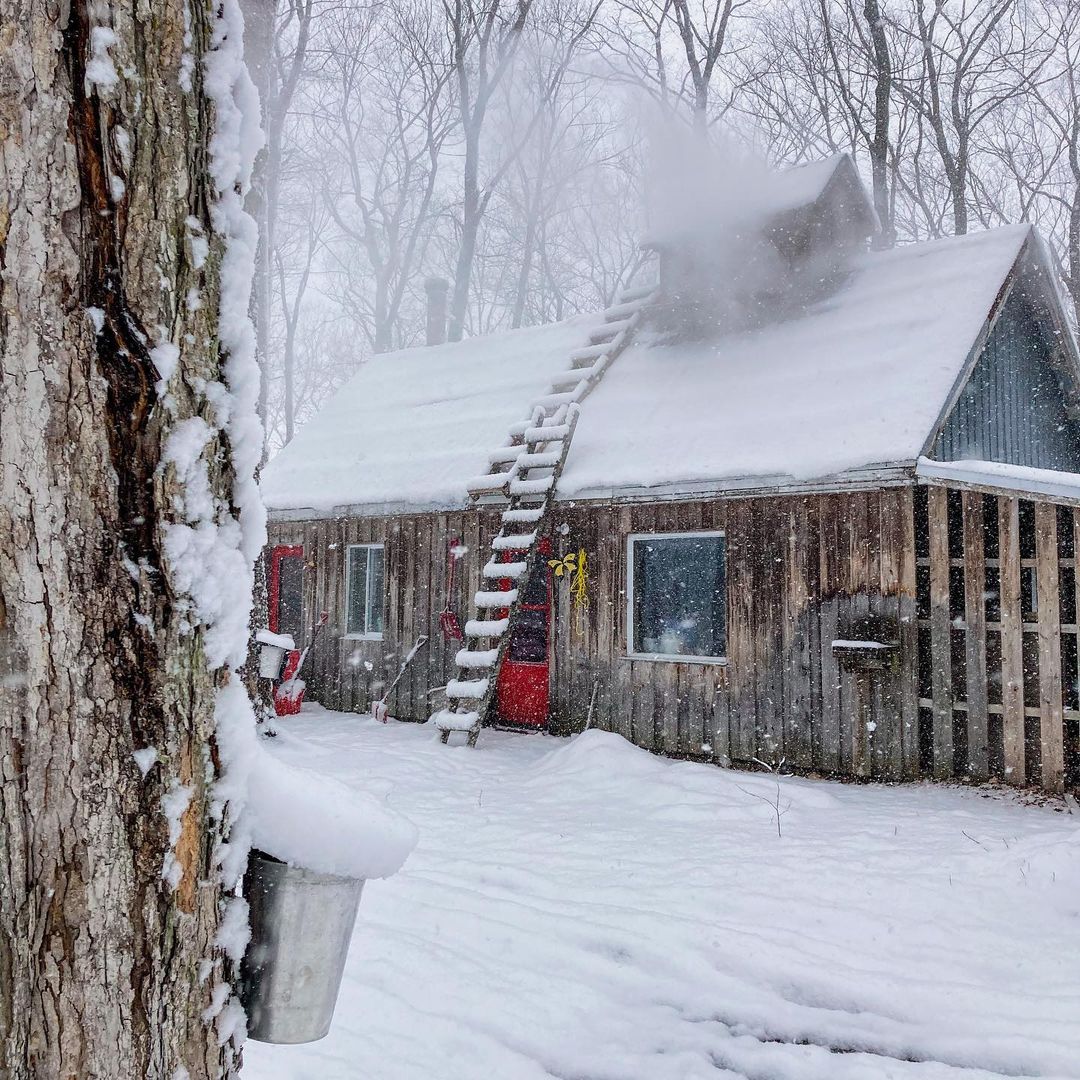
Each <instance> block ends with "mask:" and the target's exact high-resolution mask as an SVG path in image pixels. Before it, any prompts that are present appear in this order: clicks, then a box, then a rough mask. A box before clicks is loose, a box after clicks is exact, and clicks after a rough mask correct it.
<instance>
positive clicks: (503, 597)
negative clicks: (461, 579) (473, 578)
mask: <svg viewBox="0 0 1080 1080" xmlns="http://www.w3.org/2000/svg"><path fill="white" fill-rule="evenodd" d="M533 535H535V533H534V534H533ZM517 594H518V591H517V589H503V590H501V591H500V592H494V591H492V590H490V589H481V590H480V591H479V592H478V593H477V594H476V595H475V596H474V597H473V603H474V604H475V605H476V606H477V607H478V608H484V609H488V608H504V607H509V606H510V605H511V604H512V603H513V602H514V601H515V600H516V599H517Z"/></svg>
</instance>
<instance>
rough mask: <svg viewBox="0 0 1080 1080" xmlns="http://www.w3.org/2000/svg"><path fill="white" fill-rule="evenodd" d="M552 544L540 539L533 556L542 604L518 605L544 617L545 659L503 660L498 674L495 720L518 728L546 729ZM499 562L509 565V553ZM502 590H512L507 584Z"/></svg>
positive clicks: (551, 631)
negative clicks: (541, 578) (542, 586)
mask: <svg viewBox="0 0 1080 1080" xmlns="http://www.w3.org/2000/svg"><path fill="white" fill-rule="evenodd" d="M551 551H552V545H551V539H550V537H547V536H544V537H541V539H540V543H539V545H538V546H537V553H538V554H539V556H540V557H541V559H543V560H544V562H543V563H542V565H541V567H540V570H541V572H542V573H544V574H545V575H546V578H547V581H546V584H547V597H546V599H545V602H544V603H542V604H526V603H524V602H523V603H522V605H521V608H522V610H523V611H542V612H544V615H545V622H546V624H547V625H546V633H545V636H546V638H547V651H548V655H547V659H546V660H544V661H543V662H542V663H529V662H527V661H524V660H511V659H510V658H509V657H505V658H504V659H503V663H502V669H501V670H500V672H499V682H498V686H497V689H496V697H497V706H498V708H497V711H498V715H499V719H500V720H502V721H504V722H506V723H509V724H515V725H520V726H522V727H536V728H543V727H547V723H548V712H549V709H550V704H551V699H550V695H551V688H550V675H551V652H552V648H553V640H552V639H553V636H554V635H553V629H554V628H553V625H552V619H551V612H552V605H553V596H552V593H553V590H554V581H553V576H552V573H551V568H550V567H549V566H547V560H548V559H549V558H550V557H551ZM506 556H507V557H505V558H504V559H503V561H504V562H509V561H510V560H511V558H512V556H511V554H510V552H507V553H506ZM503 587H504V588H510V587H512V583H511V582H510V581H507V582H506V584H505V585H504V586H503Z"/></svg>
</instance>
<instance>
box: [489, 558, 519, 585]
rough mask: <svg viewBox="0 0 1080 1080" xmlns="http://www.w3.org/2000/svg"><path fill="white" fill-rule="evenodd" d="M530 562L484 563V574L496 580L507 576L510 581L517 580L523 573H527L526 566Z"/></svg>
mask: <svg viewBox="0 0 1080 1080" xmlns="http://www.w3.org/2000/svg"><path fill="white" fill-rule="evenodd" d="M528 565H529V564H528V563H524V562H500V563H497V562H494V561H492V562H488V563H484V569H483V576H484V577H486V578H489V579H495V580H496V581H498V580H500V579H502V578H507V579H508V580H510V581H517V579H518V578H519V577H521V575H522V574H524V573H525V567H526V566H528Z"/></svg>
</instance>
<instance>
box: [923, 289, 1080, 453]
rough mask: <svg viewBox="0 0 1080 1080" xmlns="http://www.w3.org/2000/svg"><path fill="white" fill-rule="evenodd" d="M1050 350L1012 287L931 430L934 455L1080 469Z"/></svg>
mask: <svg viewBox="0 0 1080 1080" xmlns="http://www.w3.org/2000/svg"><path fill="white" fill-rule="evenodd" d="M1052 355H1053V338H1052V337H1051V336H1050V335H1049V334H1047V333H1046V332H1045V330H1044V329H1043V328H1042V327H1041V326H1040V324H1039V321H1038V319H1037V316H1036V315H1035V314H1034V312H1032V311H1031V310H1030V307H1029V304H1028V303H1027V301H1025V300H1024V298H1023V297H1022V296H1021V295H1020V294H1016V293H1014V294H1013V296H1012V297H1010V298H1009V300H1008V301H1007V303H1006V306H1005V310H1004V311H1003V312H1002V313H1001V316H1000V318H999V319H998V321H997V323H996V325H995V326H994V329H993V331H992V332H991V334H990V337H989V340H988V341H987V343H986V348H985V349H984V350H983V354H982V356H981V357H980V358H979V361H978V363H977V364H976V366H975V371H974V373H973V374H972V377H971V381H970V382H969V383H968V384H967V386H966V387H965V388H964V392H963V393H962V394H961V396H960V400H959V401H958V402H957V403H956V407H955V408H954V409H953V411H952V413H951V414H950V416H949V418H948V420H947V421H946V423H945V426H944V428H943V429H942V432H941V434H940V435H939V436H938V440H937V442H936V444H935V446H934V457H935V458H937V459H938V460H939V461H958V460H963V459H967V458H975V459H977V460H983V461H1001V462H1006V463H1007V464H1010V465H1030V466H1033V467H1035V468H1040V469H1062V470H1065V471H1068V472H1080V429H1078V428H1077V425H1076V423H1075V422H1074V421H1073V420H1072V419H1071V418H1070V416H1069V414H1068V412H1067V410H1066V405H1065V397H1064V394H1063V392H1062V388H1061V383H1060V380H1059V378H1058V375H1057V373H1056V372H1055V370H1054V367H1053V366H1052V362H1051V357H1052Z"/></svg>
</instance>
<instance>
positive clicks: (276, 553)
mask: <svg viewBox="0 0 1080 1080" xmlns="http://www.w3.org/2000/svg"><path fill="white" fill-rule="evenodd" d="M303 557H304V549H303V547H301V546H300V545H298V544H293V545H290V544H278V545H277V546H276V547H274V548H271V549H270V575H269V577H270V580H269V582H268V584H267V598H266V599H267V605H266V606H267V612H266V621H267V623H268V625H269V629H270V633H272V634H276V633H277V632H278V607H279V605H280V604H281V560H282V559H288V558H300V559H302V558H303Z"/></svg>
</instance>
